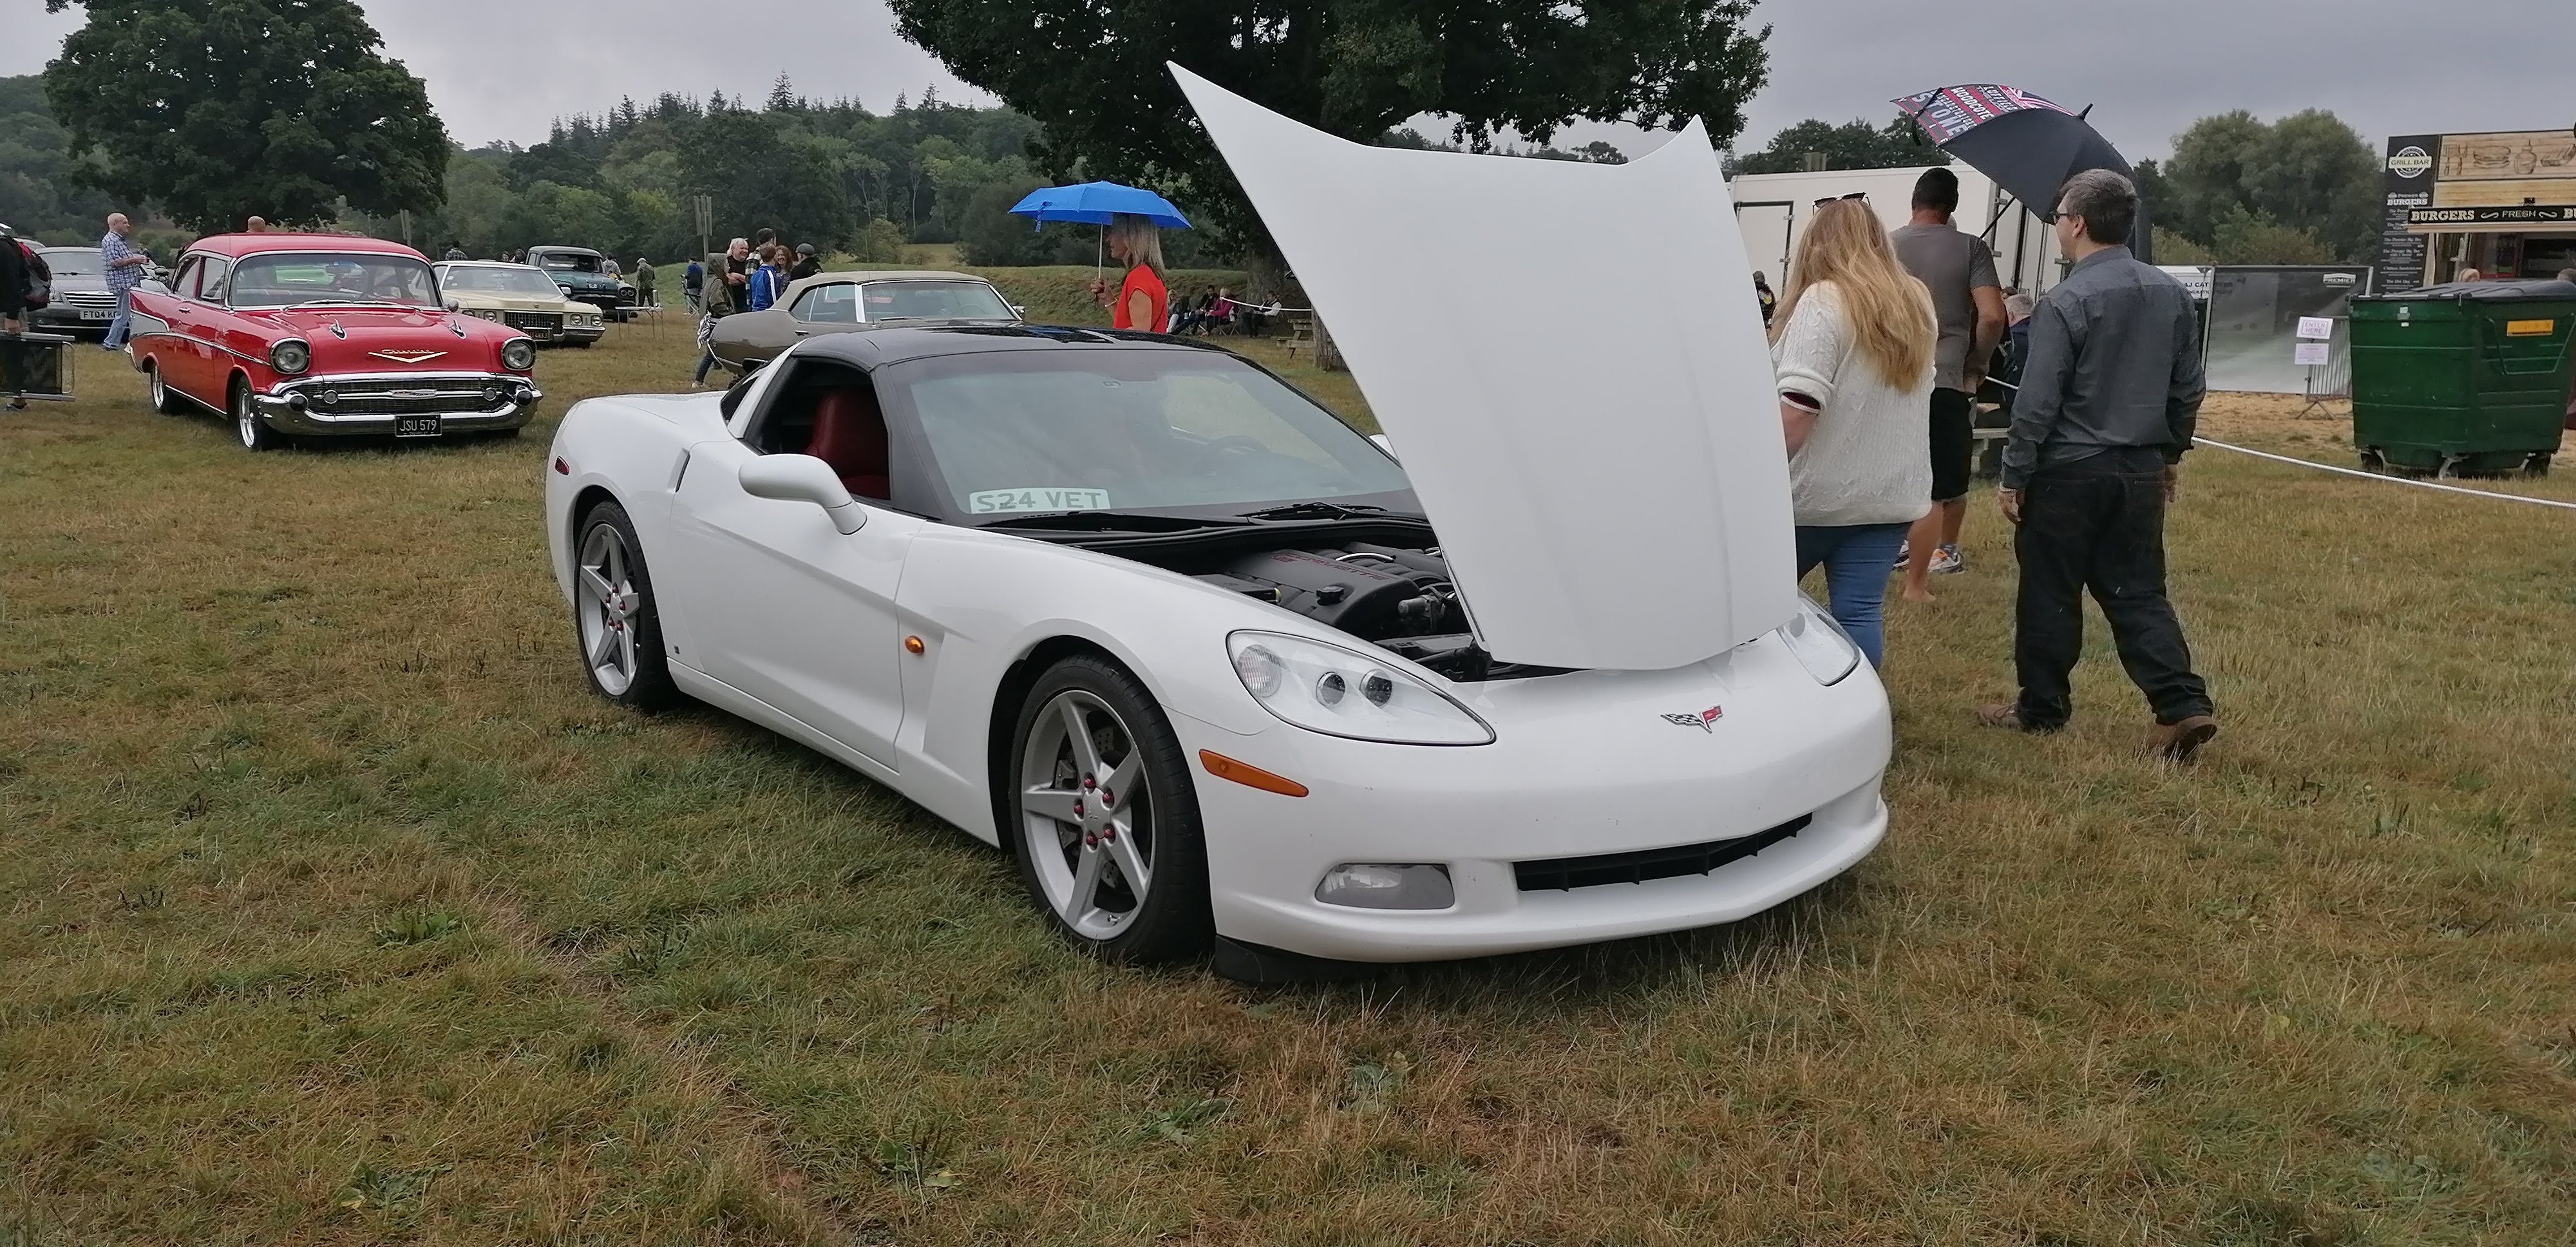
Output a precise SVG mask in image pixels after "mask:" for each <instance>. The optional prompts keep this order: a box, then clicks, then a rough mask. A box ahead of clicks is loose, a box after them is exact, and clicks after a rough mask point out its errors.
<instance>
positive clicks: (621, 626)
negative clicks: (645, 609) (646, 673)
mask: <svg viewBox="0 0 2576 1247" xmlns="http://www.w3.org/2000/svg"><path fill="white" fill-rule="evenodd" d="M634 567H635V556H634V553H633V552H632V551H630V550H628V549H627V548H626V537H625V535H624V534H622V533H620V532H618V531H617V529H616V527H615V526H614V525H610V524H593V525H591V526H590V534H589V535H588V536H586V537H583V538H582V541H581V563H580V568H581V570H580V577H581V586H580V588H579V590H578V595H579V597H580V601H581V652H582V653H583V655H585V656H586V657H587V658H588V659H589V660H590V674H591V678H593V679H595V680H597V681H599V688H600V691H601V692H604V693H606V694H608V695H609V696H611V697H619V696H623V695H624V694H625V692H626V690H628V689H630V688H633V687H634V686H635V672H636V667H635V626H636V615H637V613H638V608H639V607H641V606H642V605H643V602H644V597H643V595H642V594H640V593H638V592H636V590H635V572H634Z"/></svg>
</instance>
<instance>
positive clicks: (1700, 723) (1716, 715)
mask: <svg viewBox="0 0 2576 1247" xmlns="http://www.w3.org/2000/svg"><path fill="white" fill-rule="evenodd" d="M1725 717H1726V707H1724V706H1711V707H1709V708H1708V709H1706V710H1703V711H1700V712H1699V713H1698V714H1668V715H1665V716H1664V722H1666V723H1671V724H1674V725H1676V726H1679V727H1695V728H1698V729H1699V730H1701V731H1703V732H1710V733H1714V732H1715V731H1716V730H1717V729H1716V728H1713V727H1710V726H1709V725H1710V724H1712V723H1715V722H1717V721H1718V720H1719V719H1723V718H1725Z"/></svg>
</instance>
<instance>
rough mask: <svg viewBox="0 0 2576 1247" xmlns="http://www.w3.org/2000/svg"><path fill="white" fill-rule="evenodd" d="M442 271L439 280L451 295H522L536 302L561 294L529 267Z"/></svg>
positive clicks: (467, 267)
mask: <svg viewBox="0 0 2576 1247" xmlns="http://www.w3.org/2000/svg"><path fill="white" fill-rule="evenodd" d="M442 272H443V273H444V274H445V276H444V277H443V278H442V280H443V281H445V282H446V284H447V289H448V291H449V292H450V293H454V292H456V291H459V290H480V291H484V292H487V293H491V294H523V295H528V296H530V297H533V298H539V299H553V298H560V297H561V296H562V294H563V291H561V290H558V289H556V288H555V284H554V282H553V281H551V280H549V279H548V278H547V277H546V275H545V274H543V273H540V272H538V271H537V270H535V269H532V268H519V267H516V266H512V267H508V268H502V267H498V266H494V267H488V268H487V267H484V266H481V265H470V264H460V265H457V266H456V267H454V268H449V269H444V270H442Z"/></svg>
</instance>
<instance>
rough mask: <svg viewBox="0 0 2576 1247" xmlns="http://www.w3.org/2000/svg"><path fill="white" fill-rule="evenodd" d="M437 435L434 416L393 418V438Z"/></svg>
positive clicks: (436, 420) (436, 422) (436, 424)
mask: <svg viewBox="0 0 2576 1247" xmlns="http://www.w3.org/2000/svg"><path fill="white" fill-rule="evenodd" d="M438 434H439V428H438V417H436V416H396V417H394V436H396V437H436V436H438Z"/></svg>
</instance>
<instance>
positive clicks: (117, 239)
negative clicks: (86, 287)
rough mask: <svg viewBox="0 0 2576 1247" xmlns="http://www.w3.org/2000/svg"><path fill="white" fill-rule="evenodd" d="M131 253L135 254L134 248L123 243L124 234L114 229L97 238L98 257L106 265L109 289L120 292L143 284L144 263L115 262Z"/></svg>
mask: <svg viewBox="0 0 2576 1247" xmlns="http://www.w3.org/2000/svg"><path fill="white" fill-rule="evenodd" d="M133 254H135V251H134V248H132V247H129V246H127V245H126V244H125V235H123V234H119V233H117V232H115V231H114V230H110V231H108V235H107V237H105V238H102V239H99V240H98V258H99V261H100V262H101V263H103V264H105V265H106V266H107V288H108V290H109V291H111V292H113V293H119V294H122V293H124V292H125V291H128V290H132V289H134V288H135V287H136V286H140V285H142V284H143V270H144V268H145V267H146V266H145V265H141V264H128V265H125V266H123V267H119V266H118V265H117V263H116V262H117V261H119V260H122V259H124V258H126V257H127V256H130V255H133Z"/></svg>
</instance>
